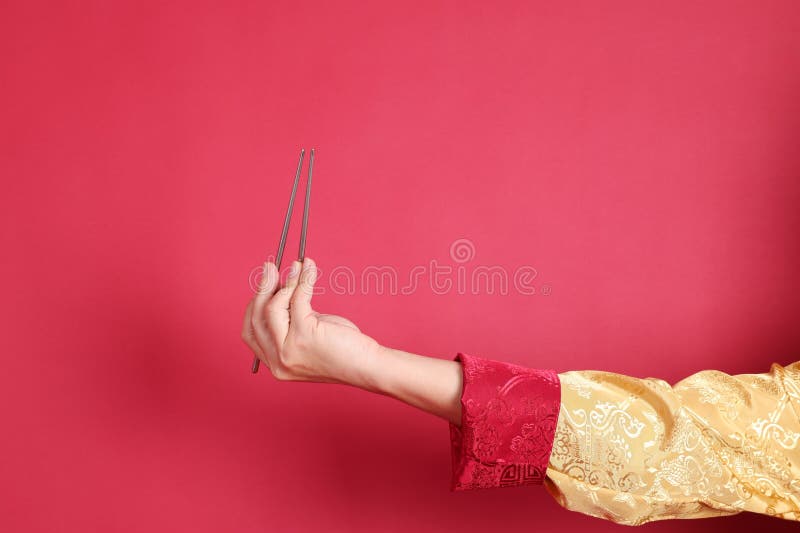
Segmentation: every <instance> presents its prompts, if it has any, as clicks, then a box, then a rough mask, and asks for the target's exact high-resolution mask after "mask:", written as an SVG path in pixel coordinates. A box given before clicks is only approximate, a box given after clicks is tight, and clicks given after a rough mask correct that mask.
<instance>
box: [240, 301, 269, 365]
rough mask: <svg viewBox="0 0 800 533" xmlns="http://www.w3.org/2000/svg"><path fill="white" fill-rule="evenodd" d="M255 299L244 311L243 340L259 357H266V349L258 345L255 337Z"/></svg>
mask: <svg viewBox="0 0 800 533" xmlns="http://www.w3.org/2000/svg"><path fill="white" fill-rule="evenodd" d="M252 320H253V300H250V302H249V303H248V304H247V309H245V311H244V323H243V324H242V340H243V341H244V343H245V344H246V345H247V347H248V348H250V349H251V350H252V351H253V353H254V354H256V356H258V358H259V359H264V351H263V350H262V349H261V346H259V345H258V342H257V341H256V338H255V332H254V331H253V324H252Z"/></svg>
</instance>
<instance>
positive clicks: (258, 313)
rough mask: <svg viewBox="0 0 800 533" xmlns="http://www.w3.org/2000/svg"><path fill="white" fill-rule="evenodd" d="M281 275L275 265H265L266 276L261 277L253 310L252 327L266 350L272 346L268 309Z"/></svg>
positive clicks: (269, 263)
mask: <svg viewBox="0 0 800 533" xmlns="http://www.w3.org/2000/svg"><path fill="white" fill-rule="evenodd" d="M279 280H280V275H279V273H278V268H277V267H276V266H275V263H272V262H267V263H264V274H263V276H262V277H261V285H260V286H259V288H258V292H257V293H256V296H255V298H253V306H252V310H251V313H252V314H251V317H250V325H251V327H252V329H253V333H254V335H255V340H256V341H257V342H258V344H259V345H260V346H261V348H262V350H266V349H267V348H268V347H269V346H271V345H272V339H271V336H270V333H269V329H268V328H267V324H266V316H267V315H266V308H267V306H268V305H269V303H270V301H271V300H272V298H273V295H274V293H275V289H276V288H277V287H278V281H279Z"/></svg>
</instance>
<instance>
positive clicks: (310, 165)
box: [250, 148, 314, 374]
mask: <svg viewBox="0 0 800 533" xmlns="http://www.w3.org/2000/svg"><path fill="white" fill-rule="evenodd" d="M305 153H306V150H305V148H302V149H300V160H299V161H298V162H297V172H296V173H295V175H294V183H292V194H291V196H289V206H288V207H287V208H286V216H285V217H284V218H283V230H282V231H281V240H280V242H279V243H278V253H277V254H276V255H275V266H276V267H277V270H278V272H279V273H280V270H281V260H282V259H283V250H284V248H285V247H286V236H287V235H288V234H289V222H290V221H291V220H292V209H293V208H294V198H295V196H296V195H297V184H298V183H299V182H300V172H301V171H302V168H303V157H304V156H305ZM313 170H314V149H313V148H312V149H311V157H310V158H309V162H308V182H306V199H305V200H306V201H305V205H304V206H303V225H302V228H301V230H300V250H299V253H298V261H300V262H301V263H302V262H303V259H304V258H305V253H306V232H307V230H308V208H309V203H310V201H311V174H312V172H313ZM260 364H261V361H260V360H259V358H258V356H257V355H256V356H254V357H253V366H252V368H251V369H250V371H251V372H252V373H253V374H255V373H257V372H258V368H259V366H260Z"/></svg>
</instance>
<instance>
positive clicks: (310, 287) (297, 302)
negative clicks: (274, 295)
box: [289, 257, 317, 321]
mask: <svg viewBox="0 0 800 533" xmlns="http://www.w3.org/2000/svg"><path fill="white" fill-rule="evenodd" d="M316 281H317V265H316V263H314V261H313V260H312V259H310V258H308V257H306V258H305V260H304V261H303V270H302V271H301V273H300V279H299V281H298V284H297V288H296V289H295V290H294V293H293V294H292V298H291V302H290V304H289V309H290V313H291V316H292V319H294V320H295V321H299V320H302V319H303V318H305V317H307V316H308V315H309V314H311V313H312V312H313V310H312V309H311V297H312V296H313V294H314V283H316Z"/></svg>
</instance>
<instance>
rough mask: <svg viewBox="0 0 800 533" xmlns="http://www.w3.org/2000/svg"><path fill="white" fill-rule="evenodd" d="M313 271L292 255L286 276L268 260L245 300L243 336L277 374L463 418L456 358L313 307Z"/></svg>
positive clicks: (450, 419) (283, 378) (308, 263)
mask: <svg viewBox="0 0 800 533" xmlns="http://www.w3.org/2000/svg"><path fill="white" fill-rule="evenodd" d="M317 277H318V270H317V267H316V264H315V263H314V261H313V260H312V259H310V258H308V257H307V258H305V261H303V263H300V262H298V261H295V262H294V263H293V264H292V271H291V272H290V274H289V276H288V277H287V279H286V281H285V283H283V284H281V282H280V275H279V273H278V269H277V267H276V266H275V264H274V263H272V262H267V263H265V264H264V275H263V277H262V279H261V286H260V287H259V290H258V291H257V293H256V295H255V296H254V297H253V299H252V300H250V302H249V303H248V305H247V309H246V310H245V314H244V323H243V325H242V340H244V342H245V344H247V346H248V347H249V348H250V349H251V350H252V351H253V353H254V354H255V355H256V356H258V358H259V359H260V360H261V364H262V365H265V366H266V367H267V368H269V370H270V372H271V373H272V375H273V377H274V378H275V379H277V380H279V381H308V382H317V383H340V384H344V385H350V386H353V387H358V388H360V389H363V390H366V391H369V392H373V393H377V394H383V395H385V396H390V397H392V398H395V399H397V400H400V401H402V402H404V403H407V404H408V405H411V406H412V407H416V408H418V409H421V410H423V411H425V412H427V413H431V414H433V415H436V416H438V417H440V418H443V419H444V420H447V421H448V422H451V423H453V424H455V425H456V426H460V425H461V388H462V386H463V383H462V371H461V364H460V363H459V362H457V361H449V360H444V359H439V358H435V357H426V356H422V355H417V354H413V353H408V352H404V351H401V350H396V349H393V348H388V347H386V346H381V345H380V344H379V343H378V342H377V341H376V340H375V339H373V338H372V337H369V336H367V335H365V334H363V333H361V331H360V330H359V329H358V327H356V325H355V324H353V323H352V322H351V321H349V320H347V319H346V318H344V317H340V316H336V315H327V314H321V313H318V312H317V311H315V310H314V309H313V308H312V307H311V296H312V293H313V288H314V284H315V283H316V281H317Z"/></svg>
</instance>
